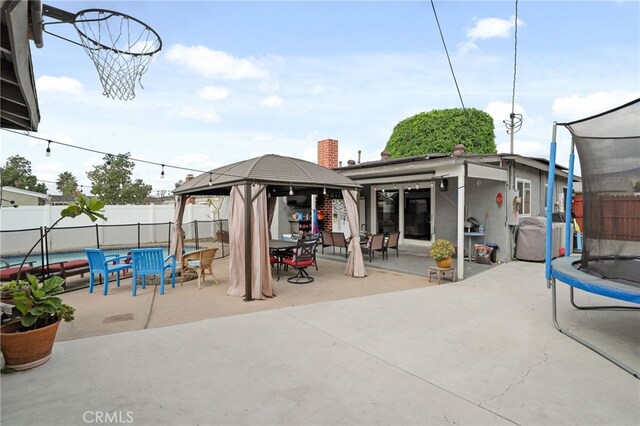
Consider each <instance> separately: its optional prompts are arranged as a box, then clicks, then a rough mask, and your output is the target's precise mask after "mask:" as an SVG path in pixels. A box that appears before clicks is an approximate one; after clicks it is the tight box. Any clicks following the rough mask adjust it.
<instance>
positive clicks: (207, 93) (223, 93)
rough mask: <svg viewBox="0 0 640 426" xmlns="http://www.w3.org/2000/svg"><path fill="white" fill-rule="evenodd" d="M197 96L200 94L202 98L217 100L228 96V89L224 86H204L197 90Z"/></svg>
mask: <svg viewBox="0 0 640 426" xmlns="http://www.w3.org/2000/svg"><path fill="white" fill-rule="evenodd" d="M198 96H200V97H201V98H202V99H207V100H211V101H219V100H221V99H225V98H227V97H228V96H229V89H227V88H226V87H214V86H206V87H205V88H203V89H202V90H200V91H199V92H198Z"/></svg>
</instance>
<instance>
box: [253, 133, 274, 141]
mask: <svg viewBox="0 0 640 426" xmlns="http://www.w3.org/2000/svg"><path fill="white" fill-rule="evenodd" d="M253 140H255V141H256V142H272V141H273V140H274V138H273V136H271V135H265V134H262V133H261V134H259V135H256V136H255V137H254V138H253Z"/></svg>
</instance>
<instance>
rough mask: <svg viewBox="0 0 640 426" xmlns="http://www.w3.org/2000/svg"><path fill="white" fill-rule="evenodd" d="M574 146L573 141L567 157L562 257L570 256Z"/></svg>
mask: <svg viewBox="0 0 640 426" xmlns="http://www.w3.org/2000/svg"><path fill="white" fill-rule="evenodd" d="M573 150H574V145H573V140H572V141H571V155H570V156H569V172H568V173H569V179H568V182H567V196H566V199H565V202H564V211H565V219H564V222H565V224H564V225H565V230H564V232H565V234H564V255H565V256H571V237H572V236H573V235H571V223H572V220H571V199H572V194H573V163H574V159H575V154H574V152H573Z"/></svg>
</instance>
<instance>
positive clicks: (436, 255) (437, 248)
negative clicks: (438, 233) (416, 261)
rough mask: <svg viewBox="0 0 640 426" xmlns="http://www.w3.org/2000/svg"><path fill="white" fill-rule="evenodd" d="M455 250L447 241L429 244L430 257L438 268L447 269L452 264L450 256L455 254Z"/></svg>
mask: <svg viewBox="0 0 640 426" xmlns="http://www.w3.org/2000/svg"><path fill="white" fill-rule="evenodd" d="M455 251H456V250H455V248H454V247H453V244H451V242H450V241H449V240H435V241H434V242H433V244H431V257H433V259H434V260H435V261H436V264H437V265H438V267H440V268H449V267H450V266H451V264H452V263H453V259H452V258H451V256H452V255H453V254H454V253H455Z"/></svg>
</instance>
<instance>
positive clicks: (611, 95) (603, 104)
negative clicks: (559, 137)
mask: <svg viewBox="0 0 640 426" xmlns="http://www.w3.org/2000/svg"><path fill="white" fill-rule="evenodd" d="M638 97H640V92H624V91H611V92H596V93H591V94H589V95H584V96H580V95H574V96H563V97H559V98H556V99H554V101H553V115H554V116H556V117H562V118H565V119H569V120H579V119H581V118H586V117H589V116H592V115H594V114H598V113H601V112H604V111H607V110H610V109H612V108H615V107H618V106H620V105H623V104H625V103H627V102H631V101H632V100H634V99H637V98H638Z"/></svg>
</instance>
